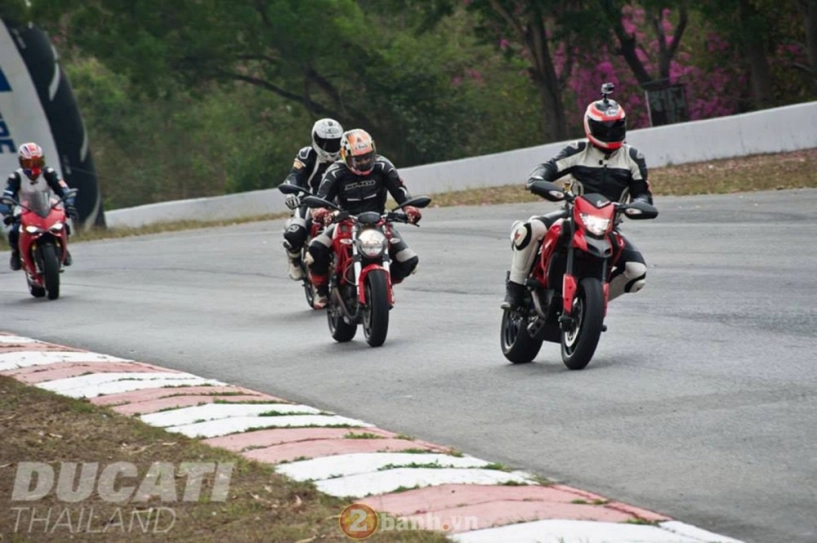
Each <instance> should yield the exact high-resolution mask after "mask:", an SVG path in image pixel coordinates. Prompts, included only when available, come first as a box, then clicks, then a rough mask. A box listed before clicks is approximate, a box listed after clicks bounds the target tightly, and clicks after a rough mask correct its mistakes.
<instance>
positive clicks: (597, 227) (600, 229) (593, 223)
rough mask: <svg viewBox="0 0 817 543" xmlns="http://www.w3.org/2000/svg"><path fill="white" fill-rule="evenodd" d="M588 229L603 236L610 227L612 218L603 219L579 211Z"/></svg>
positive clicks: (596, 234)
mask: <svg viewBox="0 0 817 543" xmlns="http://www.w3.org/2000/svg"><path fill="white" fill-rule="evenodd" d="M579 216H580V217H581V218H582V222H583V223H584V226H585V228H587V231H588V232H590V233H591V234H593V235H595V236H603V235H604V234H605V233H606V232H607V229H608V228H609V227H610V219H602V218H601V217H596V216H594V215H588V214H587V213H579Z"/></svg>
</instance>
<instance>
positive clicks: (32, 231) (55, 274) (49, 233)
mask: <svg viewBox="0 0 817 543" xmlns="http://www.w3.org/2000/svg"><path fill="white" fill-rule="evenodd" d="M76 194H77V189H69V190H68V191H67V193H66V195H65V197H66V198H71V197H74V196H76ZM0 201H2V203H4V204H6V205H9V206H19V208H20V209H21V210H22V213H21V217H20V239H19V248H20V260H21V264H22V266H21V268H22V269H23V272H25V274H26V283H28V291H29V292H30V293H31V295H32V296H34V297H35V298H42V297H43V296H46V295H47V296H48V299H49V300H56V299H57V298H59V296H60V272H61V271H62V263H63V262H64V261H65V255H66V253H67V251H68V232H67V228H68V227H67V225H66V215H65V207H64V205H62V204H63V200H61V199H60V198H57V197H56V196H54V195H52V194H51V193H50V192H36V193H29V194H25V196H24V197H23V198H21V201H20V202H18V201H17V200H15V199H14V198H11V197H9V196H3V197H2V198H0Z"/></svg>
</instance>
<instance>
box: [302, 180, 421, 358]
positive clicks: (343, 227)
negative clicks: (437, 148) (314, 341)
mask: <svg viewBox="0 0 817 543" xmlns="http://www.w3.org/2000/svg"><path fill="white" fill-rule="evenodd" d="M303 202H304V203H305V204H306V205H307V206H309V207H311V208H316V207H326V208H330V209H334V210H336V211H337V212H336V214H335V217H334V219H333V222H334V223H337V227H336V228H335V231H334V234H333V237H332V253H333V263H332V266H331V268H330V269H331V273H330V276H329V303H328V305H327V306H326V310H327V313H326V315H327V319H328V321H329V332H330V333H331V334H332V338H334V339H335V341H338V342H346V341H351V340H352V338H354V337H355V333H356V332H357V326H358V324H362V325H363V334H364V336H365V338H366V343H368V344H369V345H370V346H372V347H379V346H381V345H383V343H384V342H385V341H386V335H387V334H388V331H389V311H390V310H391V308H392V307H393V306H394V290H393V288H392V287H393V285H392V280H391V273H390V270H389V265H390V257H389V244H390V243H391V240H392V235H391V223H393V222H403V223H406V224H409V223H408V218H407V217H406V215H405V213H400V212H399V211H400V209H402V208H403V207H405V206H414V207H417V208H423V207H426V206H428V204H429V203H431V198H428V197H427V196H417V197H415V198H412V199H410V200H408V201H406V202H404V203H403V204H402V205H399V206H397V207H396V208H394V209H392V210H391V211H387V212H386V213H384V214H382V215H381V214H380V213H377V212H376V211H365V212H363V213H361V214H359V215H351V214H350V213H349V212H348V211H343V210H341V209H340V208H338V206H336V205H335V204H333V203H331V202H329V201H327V200H323V199H321V198H318V197H315V196H307V197H306V198H305V199H304V200H303Z"/></svg>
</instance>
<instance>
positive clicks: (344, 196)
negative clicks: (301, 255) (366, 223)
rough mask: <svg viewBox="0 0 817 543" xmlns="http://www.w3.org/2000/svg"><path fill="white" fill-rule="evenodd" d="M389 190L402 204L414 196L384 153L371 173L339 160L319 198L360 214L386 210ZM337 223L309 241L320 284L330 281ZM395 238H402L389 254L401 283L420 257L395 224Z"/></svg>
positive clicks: (314, 276)
mask: <svg viewBox="0 0 817 543" xmlns="http://www.w3.org/2000/svg"><path fill="white" fill-rule="evenodd" d="M388 194H391V196H392V198H394V200H395V202H397V203H398V204H402V203H403V202H405V201H406V200H408V199H410V198H411V195H410V194H409V192H408V189H406V186H405V185H404V184H403V180H402V179H401V178H400V175H399V174H398V173H397V170H396V169H395V167H394V165H393V164H392V163H391V161H389V160H388V159H387V158H385V157H383V156H380V155H378V156H377V158H376V159H375V163H374V167H373V169H372V171H371V173H369V174H368V175H356V174H355V173H353V172H352V171H351V170H349V168H347V167H346V164H344V163H343V162H335V163H334V164H332V166H331V167H330V168H329V169H328V170H327V171H326V175H325V176H324V178H323V181H322V182H321V185H320V188H319V189H318V197H319V198H323V199H324V200H328V201H330V202H331V201H333V200H334V201H335V202H336V203H337V205H338V206H339V207H340V208H341V209H344V210H346V211H348V212H349V213H351V214H352V215H358V214H360V213H363V212H364V211H376V212H378V213H383V212H384V211H385V209H386V198H387V195H388ZM335 227H336V225H332V226H330V227H329V228H327V229H326V230H324V231H323V233H321V235H320V236H318V237H316V238H315V239H314V240H312V243H310V244H309V253H310V255H312V258H313V262H312V264H310V266H309V270H310V272H311V274H312V281H313V283H314V284H315V285H316V286H318V287H320V286H323V285H325V284H326V280H327V272H328V270H329V263H330V260H331V250H332V234H333V232H334V231H335ZM392 238H393V239H394V238H396V239H397V240H399V241H397V242H394V241H392V242H391V243H390V244H389V254H390V256H391V259H392V263H391V276H392V282H394V283H399V282H400V281H402V280H403V279H404V278H405V277H406V276H408V275H409V274H410V273H411V272H412V271H414V268H416V267H417V264H418V263H419V261H420V259H419V257H418V256H417V254H416V253H415V252H414V251H413V250H411V249H410V248H409V246H408V245H406V242H405V241H403V239H402V238H401V237H400V234H399V233H398V232H397V229H396V228H394V226H393V225H392Z"/></svg>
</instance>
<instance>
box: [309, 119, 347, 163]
mask: <svg viewBox="0 0 817 543" xmlns="http://www.w3.org/2000/svg"><path fill="white" fill-rule="evenodd" d="M342 135H343V127H342V126H341V125H340V123H339V122H337V121H336V120H335V119H320V120H319V121H317V122H316V123H315V124H314V125H313V126H312V148H313V149H315V152H316V153H318V156H319V157H320V158H321V160H323V161H325V162H329V161H335V160H337V159H338V158H340V138H341V136H342Z"/></svg>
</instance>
